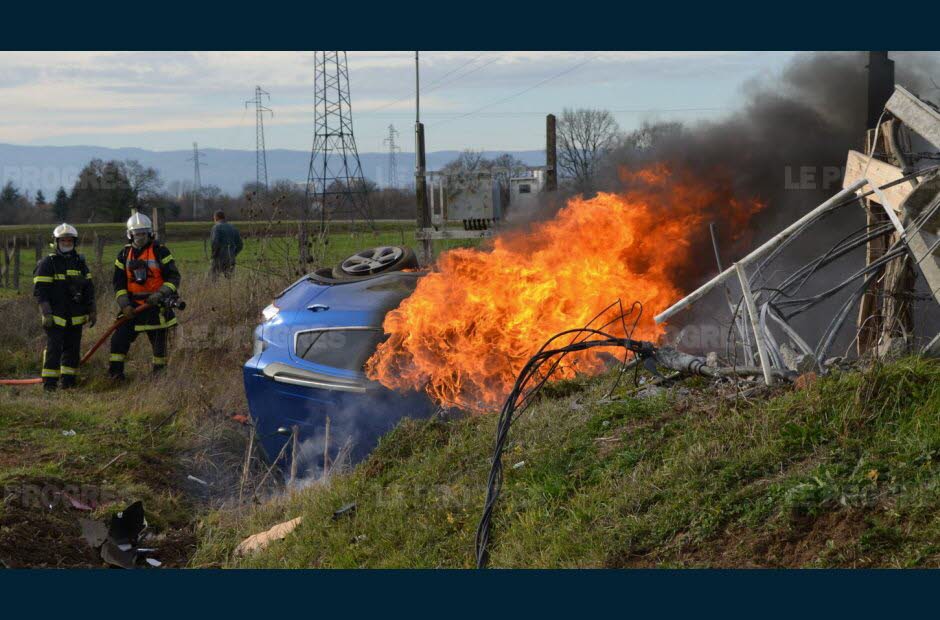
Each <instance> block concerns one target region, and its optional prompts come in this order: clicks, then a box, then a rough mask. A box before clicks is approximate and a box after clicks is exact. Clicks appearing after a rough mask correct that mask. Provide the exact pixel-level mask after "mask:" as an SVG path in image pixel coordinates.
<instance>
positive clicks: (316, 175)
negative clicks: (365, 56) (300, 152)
mask: <svg viewBox="0 0 940 620" xmlns="http://www.w3.org/2000/svg"><path fill="white" fill-rule="evenodd" d="M366 190H367V188H366V184H365V180H364V179H363V177H362V165H361V164H360V162H359V152H358V151H357V149H356V137H355V136H354V135H353V123H352V103H351V99H350V96H349V69H348V66H347V62H346V52H314V130H313V148H312V149H311V152H310V169H309V171H308V172H307V191H306V194H307V195H306V200H305V201H304V203H305V212H304V216H305V217H304V219H305V220H307V219H309V216H310V215H311V212H317V213H318V214H319V216H320V235H321V236H322V235H325V233H326V228H327V221H328V220H330V219H331V218H332V217H334V216H338V217H342V218H348V219H358V218H362V219H364V220H366V222H367V223H368V225H369V227H370V228H374V226H373V220H372V216H371V211H370V209H369V199H368V195H367V191H366Z"/></svg>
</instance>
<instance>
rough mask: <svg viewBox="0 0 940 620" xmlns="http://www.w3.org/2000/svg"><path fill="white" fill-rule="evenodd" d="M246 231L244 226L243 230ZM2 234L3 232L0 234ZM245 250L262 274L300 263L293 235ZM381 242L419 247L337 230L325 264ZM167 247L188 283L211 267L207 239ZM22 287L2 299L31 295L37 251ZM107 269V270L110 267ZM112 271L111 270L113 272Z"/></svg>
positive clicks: (29, 253) (109, 252) (248, 241)
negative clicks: (194, 275) (297, 260)
mask: <svg viewBox="0 0 940 620" xmlns="http://www.w3.org/2000/svg"><path fill="white" fill-rule="evenodd" d="M242 230H243V232H244V229H242ZM0 236H2V233H0ZM244 241H245V249H244V251H243V252H242V254H241V255H239V257H238V264H239V266H240V267H241V268H242V269H246V270H251V271H254V272H256V273H257V274H259V275H264V274H270V275H276V276H278V277H280V276H283V275H284V274H285V273H287V270H288V268H289V267H291V266H293V265H294V264H295V263H296V259H297V251H298V249H297V239H296V238H295V237H292V236H270V237H261V236H250V235H245V239H244ZM478 243H479V240H476V239H467V240H445V241H436V242H435V252H440V251H442V250H446V249H449V248H453V247H462V246H474V245H477V244H478ZM123 245H124V242H123V241H121V242H114V243H106V244H105V247H104V253H103V256H102V266H103V267H105V268H110V266H111V265H112V264H113V263H114V257H116V256H117V254H118V252H119V251H120V250H121V248H122V247H123ZM378 245H407V246H410V247H416V243H415V240H414V232H413V229H407V228H400V229H397V230H385V231H381V232H376V233H371V232H337V233H334V234H332V235H331V236H330V242H329V243H328V244H327V246H326V250H325V255H324V259H323V261H322V262H323V263H324V264H326V265H331V264H333V263H336V262H339V261H341V260H342V259H344V258H346V257H347V256H349V255H351V254H353V253H355V252H357V251H359V250H362V249H365V248H369V247H373V246H378ZM167 247H169V248H170V250H171V251H172V252H173V256H174V258H175V259H176V262H177V264H178V266H179V269H180V271H181V272H182V274H183V280H184V286H185V279H186V276H187V274H193V273H201V272H203V271H205V270H206V269H207V268H208V264H209V247H208V244H207V242H206V239H205V238H203V239H192V240H179V241H174V240H173V237H172V236H170V240H169V241H168V242H167ZM79 252H81V253H82V254H84V255H85V258H86V259H87V261H88V265H89V267H91V268H92V269H93V270H94V269H97V265H96V264H95V257H94V248H93V247H91V246H90V245H81V244H80V246H79ZM20 261H21V262H20V288H19V290H18V291H17V290H15V289H12V288H4V287H3V286H2V282H0V299H9V298H12V297H16V296H18V295H22V294H29V293H30V291H31V290H32V277H33V276H32V274H33V268H34V267H35V253H34V251H33V250H21V251H20ZM106 271H107V269H106ZM109 273H110V272H109Z"/></svg>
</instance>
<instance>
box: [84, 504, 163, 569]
mask: <svg viewBox="0 0 940 620" xmlns="http://www.w3.org/2000/svg"><path fill="white" fill-rule="evenodd" d="M79 524H80V525H81V528H82V537H83V538H84V539H85V541H86V542H87V543H88V545H89V546H90V547H91V548H92V549H95V550H97V551H98V553H99V554H100V556H101V559H102V560H104V562H105V563H106V564H108V565H109V566H115V567H117V568H123V569H134V568H138V567H142V566H152V567H159V566H161V565H162V562H160V561H159V560H157V559H155V558H151V557H148V556H149V555H150V554H151V553H154V552H155V551H156V549H154V548H145V547H140V546H139V544H140V542H141V535H142V534H143V532H144V530H146V529H147V517H146V516H145V514H144V505H143V502H140V501H137V502H134V503H133V504H131V505H130V506H128V507H127V508H125V509H124V510H122V511H120V512H118V513H116V514H115V515H113V516H112V517H111V520H110V522H109V523H108V525H107V526H106V525H105V524H104V523H101V522H100V521H95V520H93V519H79Z"/></svg>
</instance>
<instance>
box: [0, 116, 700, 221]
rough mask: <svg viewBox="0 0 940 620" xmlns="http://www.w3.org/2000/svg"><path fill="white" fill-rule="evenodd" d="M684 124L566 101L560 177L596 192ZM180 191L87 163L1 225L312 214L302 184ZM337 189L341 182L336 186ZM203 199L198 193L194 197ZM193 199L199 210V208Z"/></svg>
mask: <svg viewBox="0 0 940 620" xmlns="http://www.w3.org/2000/svg"><path fill="white" fill-rule="evenodd" d="M681 127H682V126H681V125H680V124H678V123H660V124H655V125H649V124H644V125H643V126H642V127H640V128H639V129H637V130H635V131H632V132H629V133H627V132H624V131H622V130H621V128H620V127H619V125H618V124H617V121H616V120H615V119H614V116H613V114H611V112H610V111H608V110H599V109H589V108H579V109H569V108H565V109H564V110H563V112H562V114H561V115H560V117H559V119H558V123H557V148H558V177H559V183H560V185H561V189H562V190H564V191H566V192H567V193H581V194H590V193H592V192H594V191H596V190H598V189H599V188H600V186H601V185H603V184H604V182H603V179H602V177H604V175H605V169H606V171H607V172H609V170H610V168H612V167H616V165H617V164H618V163H622V162H623V161H625V160H629V158H630V156H631V154H637V153H642V152H643V151H647V150H649V149H651V148H652V147H653V146H654V145H655V143H657V142H658V141H660V140H663V139H666V138H669V137H672V136H675V135H677V134H678V133H679V131H680V130H681ZM524 168H525V165H524V164H523V162H521V161H519V160H518V159H516V158H515V157H513V156H512V155H510V154H503V155H500V156H497V157H494V158H485V157H483V155H482V153H481V152H479V151H474V150H470V149H468V150H465V151H464V152H462V153H461V154H460V155H458V156H457V157H456V158H455V159H454V160H452V161H451V162H449V163H448V164H446V165H445V166H443V167H442V169H441V172H443V173H445V174H450V175H458V176H459V175H461V174H466V173H471V172H478V171H489V172H492V173H493V174H494V176H497V177H498V176H500V175H508V174H510V173H515V172H513V171H518V170H520V169H524ZM364 184H365V186H364V187H356V188H353V189H355V190H356V191H364V192H366V193H367V194H368V196H369V201H368V202H369V209H370V212H371V215H372V217H373V218H374V219H410V218H413V217H414V216H415V198H414V191H413V190H412V189H407V188H387V187H386V188H379V187H378V186H377V185H376V184H375V183H374V182H372V181H370V180H368V179H366V180H365V181H364ZM173 185H175V186H176V191H171V190H170V189H169V188H167V187H166V184H165V183H164V180H163V179H162V178H161V175H160V173H159V172H158V171H157V170H156V169H154V168H151V167H147V166H144V165H142V164H141V163H140V162H138V161H136V160H125V161H117V160H111V161H104V160H101V159H94V160H92V161H90V162H89V163H88V164H86V165H85V166H84V167H83V168H82V170H81V172H80V173H79V175H78V177H77V179H76V181H75V183H74V185H73V186H72V187H71V188H70V189H68V190H67V189H66V188H65V187H59V189H58V191H57V192H56V194H55V196H54V198H53V200H52V202H48V201H47V198H46V196H44V195H43V192H42V191H38V192H36V195H35V196H34V197H32V198H30V197H29V196H28V195H26V194H24V193H22V192H21V191H20V190H19V189H18V188H17V187H16V186H15V185H14V183H13V182H12V181H9V182H7V183H6V184H5V185H4V186H3V187H2V189H0V225H2V224H30V223H53V222H63V221H72V222H76V223H89V222H120V221H123V220H124V219H126V218H127V214H128V210H129V208H131V207H133V208H137V209H140V210H142V211H143V212H149V211H151V210H152V209H153V208H154V207H162V208H163V209H164V212H165V213H166V216H167V218H168V219H170V220H184V221H185V220H194V219H195V220H207V219H209V218H211V216H212V213H213V212H214V211H216V210H218V209H221V210H223V211H225V212H226V214H227V215H228V217H229V218H230V219H248V218H257V217H273V218H277V219H299V218H301V217H304V216H305V215H306V216H310V212H309V203H308V198H307V196H306V191H305V187H304V186H303V184H298V183H295V182H293V181H289V180H278V181H275V182H274V183H272V184H271V185H270V187H269V188H268V189H264V188H261V187H256V186H255V184H254V183H246V184H245V185H244V186H243V188H242V191H241V192H240V193H239V194H237V195H234V196H232V195H229V194H226V193H224V192H223V191H221V190H220V189H219V188H218V187H216V186H213V185H207V186H205V187H203V188H202V189H201V191H200V192H199V195H198V196H194V193H193V190H192V188H185V189H184V188H182V187H181V186H180V184H178V183H175V184H173ZM330 189H331V190H333V191H336V190H337V189H342V188H336V187H333V188H330ZM196 198H198V200H194V199H196ZM194 203H196V204H197V205H198V209H196V212H195V213H194Z"/></svg>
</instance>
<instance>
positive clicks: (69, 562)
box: [0, 480, 196, 568]
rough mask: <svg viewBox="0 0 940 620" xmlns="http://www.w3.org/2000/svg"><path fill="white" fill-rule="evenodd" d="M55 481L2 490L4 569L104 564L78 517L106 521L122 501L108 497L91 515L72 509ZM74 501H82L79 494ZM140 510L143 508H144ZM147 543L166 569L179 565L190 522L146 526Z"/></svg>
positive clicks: (192, 543)
mask: <svg viewBox="0 0 940 620" xmlns="http://www.w3.org/2000/svg"><path fill="white" fill-rule="evenodd" d="M64 488H65V487H63V486H62V484H61V483H60V482H59V481H55V480H29V481H25V482H19V483H17V484H10V485H8V486H7V487H6V488H5V489H4V496H3V498H2V503H3V505H2V508H0V561H2V562H3V564H4V565H6V566H7V567H9V568H104V567H106V566H107V565H106V564H105V563H104V562H103V561H102V560H101V557H100V555H99V553H98V552H97V551H96V550H95V549H93V548H92V547H91V546H89V544H88V542H87V541H86V540H85V538H84V537H83V536H82V528H81V525H80V522H79V519H82V518H94V519H96V520H99V521H101V522H103V523H107V522H108V519H109V518H110V515H111V514H113V513H114V512H116V511H118V510H120V509H121V508H123V506H124V502H120V501H113V502H110V503H108V504H106V505H104V506H103V508H102V509H101V510H99V511H98V512H96V513H94V515H93V514H92V513H90V512H88V511H87V510H78V509H76V508H74V507H72V505H71V504H70V502H69V499H68V495H63V492H62V491H63V489H64ZM75 495H76V496H78V497H76V499H77V500H79V501H86V498H84V497H82V496H81V495H80V493H75ZM145 509H146V506H145ZM149 534H150V537H149V538H148V539H147V540H146V545H143V544H142V546H147V547H153V548H156V549H157V552H155V553H154V555H153V557H155V558H157V559H159V560H160V561H161V562H162V563H163V565H164V566H166V567H180V568H182V567H185V566H186V565H187V564H188V562H189V558H190V557H192V555H193V553H194V552H195V549H196V535H195V532H194V531H193V528H192V526H191V525H189V524H186V525H180V526H179V527H168V528H166V529H164V530H162V531H156V530H150V531H149Z"/></svg>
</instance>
